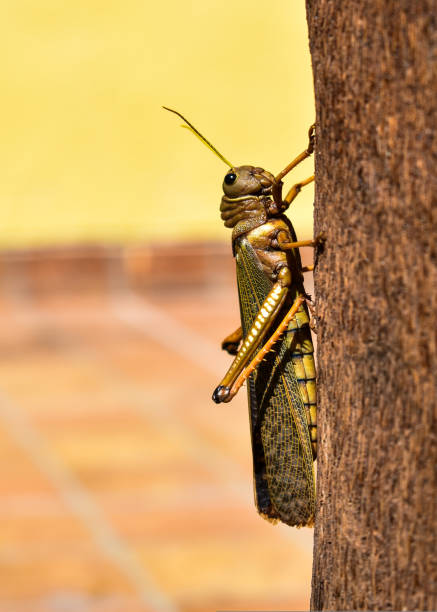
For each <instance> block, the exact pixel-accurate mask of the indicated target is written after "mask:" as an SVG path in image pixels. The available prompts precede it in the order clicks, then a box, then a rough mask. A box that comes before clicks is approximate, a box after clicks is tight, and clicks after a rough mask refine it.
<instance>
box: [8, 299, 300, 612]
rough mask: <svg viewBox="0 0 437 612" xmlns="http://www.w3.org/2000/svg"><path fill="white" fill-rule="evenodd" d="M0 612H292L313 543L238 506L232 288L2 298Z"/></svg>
mask: <svg viewBox="0 0 437 612" xmlns="http://www.w3.org/2000/svg"><path fill="white" fill-rule="evenodd" d="M0 306H1V308H0V310H1V312H2V315H3V316H2V317H1V323H0V326H1V332H0V333H1V337H2V343H1V347H0V459H1V460H0V494H1V503H0V610H1V611H2V612H3V611H4V612H24V611H26V612H137V611H140V610H141V611H144V612H151V611H153V612H170V611H176V610H180V611H184V612H189V611H190V612H201V611H202V612H209V611H212V610H219V609H222V610H251V609H253V610H255V609H256V610H273V609H276V610H284V609H287V610H293V609H294V610H296V609H299V610H304V609H307V606H308V600H309V590H310V572H311V548H312V532H311V530H308V529H302V530H296V529H291V528H287V527H285V526H281V525H277V526H272V525H270V524H269V523H267V522H265V521H264V520H262V519H261V518H260V517H259V516H258V515H257V513H256V511H255V509H254V506H253V494H252V482H251V460H250V446H249V444H250V443H249V429H248V416H247V405H246V398H245V391H244V390H243V391H242V392H240V395H239V396H238V397H237V398H236V399H235V400H234V401H233V402H232V403H231V404H227V405H220V406H216V405H215V404H213V403H212V401H211V399H210V395H211V392H212V389H213V388H214V387H215V385H216V384H217V382H218V381H219V379H220V377H221V375H222V374H223V373H224V371H225V368H226V366H227V364H228V363H229V357H227V356H226V355H225V354H222V353H221V351H220V350H219V341H220V340H221V338H222V337H223V336H225V335H226V333H228V332H229V331H231V330H232V329H233V328H235V327H237V326H238V310H237V302H236V295H235V292H234V289H233V287H229V288H225V289H223V287H221V289H220V291H218V290H214V289H211V288H210V289H209V290H206V289H201V288H197V289H196V288H193V289H191V290H187V291H185V292H181V291H180V290H178V291H177V292H175V293H172V292H171V291H170V292H169V291H167V292H157V291H155V292H153V291H150V292H148V293H146V294H144V293H143V294H142V295H141V296H139V295H134V294H133V293H129V292H115V293H114V292H113V293H105V292H101V291H100V292H99V293H95V294H93V293H90V292H89V291H88V292H87V293H84V294H77V295H75V296H72V295H65V294H63V293H62V292H61V293H59V292H58V293H54V294H50V293H46V294H45V296H44V297H41V296H40V297H39V298H36V297H34V298H33V299H28V297H27V298H25V299H24V298H23V297H21V298H20V297H18V296H17V295H15V296H9V295H6V296H4V297H3V299H2V301H1V305H0Z"/></svg>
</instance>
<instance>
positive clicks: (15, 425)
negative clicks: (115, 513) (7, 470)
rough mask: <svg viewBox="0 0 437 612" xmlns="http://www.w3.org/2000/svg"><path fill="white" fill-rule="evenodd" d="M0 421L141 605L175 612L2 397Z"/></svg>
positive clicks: (22, 414) (156, 611) (86, 496)
mask: <svg viewBox="0 0 437 612" xmlns="http://www.w3.org/2000/svg"><path fill="white" fill-rule="evenodd" d="M0 419H1V421H2V422H3V424H4V425H5V427H6V429H7V431H8V433H9V435H10V436H11V438H13V439H14V440H15V442H16V443H17V444H18V445H19V446H20V447H21V448H22V449H23V450H24V452H25V453H26V454H27V455H28V456H29V457H30V458H31V459H32V461H33V463H34V464H35V465H36V466H37V467H38V468H39V470H40V471H41V473H43V474H44V475H45V476H46V478H48V480H49V481H50V482H51V483H52V484H53V485H54V486H55V488H56V489H57V491H58V492H59V494H60V495H61V497H62V498H63V500H64V501H65V503H66V504H67V506H68V507H69V508H70V510H71V511H72V512H73V514H74V515H75V516H77V517H78V518H79V519H80V520H81V521H82V523H83V524H84V525H85V527H86V528H87V530H88V531H89V532H90V533H91V535H92V537H93V539H94V541H95V543H96V544H97V546H98V548H99V549H100V550H101V551H102V552H103V553H104V555H105V556H106V557H107V558H108V559H109V560H110V561H111V562H112V563H113V564H114V565H115V566H116V567H118V569H119V570H120V571H121V572H122V573H123V574H124V575H125V576H126V577H127V578H128V580H129V582H130V583H131V585H132V586H133V587H134V589H135V592H136V593H137V595H138V597H139V598H140V600H141V602H142V603H143V604H144V605H145V606H147V609H149V608H150V607H152V609H153V610H154V612H177V607H175V605H174V604H173V603H172V602H171V601H170V600H169V599H168V598H167V596H166V595H164V594H163V593H162V592H161V591H160V590H159V589H158V587H157V586H156V585H155V584H154V582H153V580H152V578H151V577H150V575H149V574H148V573H147V571H146V570H145V569H144V567H143V566H142V565H141V563H140V562H139V561H138V559H137V558H136V557H135V556H134V555H133V554H132V553H131V551H130V550H129V548H128V547H127V546H126V544H125V543H124V541H123V540H122V539H121V538H120V537H119V535H118V534H117V533H116V531H114V529H113V528H112V526H111V525H110V523H109V522H108V521H107V519H106V517H105V516H104V514H103V513H102V512H101V511H100V509H99V507H98V505H97V504H96V503H95V502H94V501H93V499H92V497H91V496H90V495H89V494H88V493H87V491H86V489H85V488H84V487H83V486H82V485H81V483H80V482H79V480H77V479H76V478H75V477H74V475H73V474H72V473H71V472H70V471H69V470H68V469H67V468H66V467H65V466H64V465H63V464H62V463H61V462H60V461H59V460H58V459H57V458H56V456H55V455H54V454H53V453H51V452H50V451H49V450H48V445H47V443H46V442H45V440H44V439H43V438H42V436H41V435H40V433H39V432H38V430H37V429H36V428H35V427H34V426H33V425H32V423H31V422H30V420H29V419H28V418H27V416H26V414H25V412H24V411H23V410H22V409H21V408H20V407H19V406H18V405H17V404H15V403H14V404H12V402H11V401H10V400H9V399H8V398H7V397H6V396H5V395H4V394H2V395H1V396H0Z"/></svg>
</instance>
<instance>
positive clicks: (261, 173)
mask: <svg viewBox="0 0 437 612" xmlns="http://www.w3.org/2000/svg"><path fill="white" fill-rule="evenodd" d="M274 182H275V177H274V176H273V174H271V173H270V172H267V170H264V169H263V168H258V167H256V166H239V167H237V168H231V169H230V170H229V171H228V172H227V174H226V176H225V178H224V181H223V191H224V194H225V195H226V196H227V197H228V198H240V197H242V196H245V195H270V194H271V191H272V185H273V183H274Z"/></svg>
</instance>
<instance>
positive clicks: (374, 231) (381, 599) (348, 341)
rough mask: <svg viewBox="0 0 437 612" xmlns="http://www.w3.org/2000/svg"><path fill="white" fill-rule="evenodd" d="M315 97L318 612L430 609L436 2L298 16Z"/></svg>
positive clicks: (376, 0)
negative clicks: (305, 29) (319, 237)
mask: <svg viewBox="0 0 437 612" xmlns="http://www.w3.org/2000/svg"><path fill="white" fill-rule="evenodd" d="M307 17H308V25H309V38H310V48H311V54H312V63H313V70H314V82H315V96H316V122H317V132H316V133H317V146H316V204H315V206H316V212H315V225H316V227H315V232H316V234H317V233H319V232H324V233H325V234H326V244H325V247H324V249H323V250H322V251H321V252H319V254H318V257H317V266H316V271H315V287H316V289H315V292H316V304H317V311H318V317H319V320H318V329H319V331H318V336H317V339H318V378H319V389H320V394H319V400H320V410H319V415H320V416H319V423H320V438H319V459H318V483H317V485H318V510H317V518H316V527H315V550H314V553H315V555H314V571H313V593H312V603H311V605H312V609H313V610H435V609H437V566H436V551H437V539H436V533H437V504H436V499H437V482H436V480H437V476H436V465H437V445H436V435H437V432H436V403H437V400H436V396H437V384H436V376H437V338H436V333H437V207H436V191H437V187H436V170H437V136H436V123H437V122H436V116H437V112H436V104H437V70H436V59H437V57H436V56H437V1H431V0H417V1H414V2H413V1H411V0H373V1H372V2H363V1H362V0H348V2H338V1H336V0H307Z"/></svg>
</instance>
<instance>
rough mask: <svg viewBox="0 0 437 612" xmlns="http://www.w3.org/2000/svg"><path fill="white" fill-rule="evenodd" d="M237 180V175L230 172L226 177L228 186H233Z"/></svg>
mask: <svg viewBox="0 0 437 612" xmlns="http://www.w3.org/2000/svg"><path fill="white" fill-rule="evenodd" d="M236 180H237V175H236V174H235V172H228V174H227V175H226V176H225V183H226V185H232V184H233V183H235V181H236Z"/></svg>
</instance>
